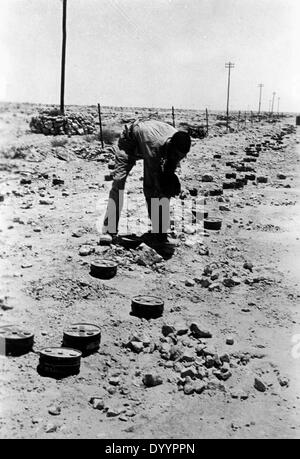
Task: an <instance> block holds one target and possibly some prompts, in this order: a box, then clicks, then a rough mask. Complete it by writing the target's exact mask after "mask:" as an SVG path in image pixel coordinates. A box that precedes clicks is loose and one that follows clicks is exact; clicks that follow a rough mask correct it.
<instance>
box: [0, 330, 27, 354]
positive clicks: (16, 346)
mask: <svg viewBox="0 0 300 459" xmlns="http://www.w3.org/2000/svg"><path fill="white" fill-rule="evenodd" d="M33 343H34V335H33V333H31V332H29V331H28V330H24V329H23V327H21V326H19V325H3V326H1V327H0V354H2V355H21V354H26V353H27V352H29V351H31V350H32V346H33Z"/></svg>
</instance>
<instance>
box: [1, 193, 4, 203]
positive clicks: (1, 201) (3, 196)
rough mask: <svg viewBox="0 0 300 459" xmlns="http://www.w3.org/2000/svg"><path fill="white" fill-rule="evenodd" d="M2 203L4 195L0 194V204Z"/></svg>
mask: <svg viewBox="0 0 300 459" xmlns="http://www.w3.org/2000/svg"><path fill="white" fill-rule="evenodd" d="M3 201H4V194H0V202H3Z"/></svg>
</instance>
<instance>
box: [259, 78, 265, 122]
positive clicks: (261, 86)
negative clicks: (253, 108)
mask: <svg viewBox="0 0 300 459" xmlns="http://www.w3.org/2000/svg"><path fill="white" fill-rule="evenodd" d="M258 87H259V103H258V116H259V115H260V109H261V94H262V88H263V87H264V85H263V84H262V83H260V84H259V85H258Z"/></svg>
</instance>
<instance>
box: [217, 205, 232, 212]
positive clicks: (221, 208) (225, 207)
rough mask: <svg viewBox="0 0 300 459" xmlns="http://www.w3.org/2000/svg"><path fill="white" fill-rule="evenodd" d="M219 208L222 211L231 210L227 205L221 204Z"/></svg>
mask: <svg viewBox="0 0 300 459" xmlns="http://www.w3.org/2000/svg"><path fill="white" fill-rule="evenodd" d="M219 210H221V211H222V212H229V211H230V209H229V207H227V206H219Z"/></svg>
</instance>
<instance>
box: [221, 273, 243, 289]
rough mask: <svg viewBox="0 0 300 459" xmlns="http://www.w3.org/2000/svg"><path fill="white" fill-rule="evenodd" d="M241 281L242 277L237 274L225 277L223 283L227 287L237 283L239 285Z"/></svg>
mask: <svg viewBox="0 0 300 459" xmlns="http://www.w3.org/2000/svg"><path fill="white" fill-rule="evenodd" d="M240 283H241V279H240V278H239V277H236V276H233V277H225V278H224V279H223V285H225V287H234V286H236V285H239V284H240Z"/></svg>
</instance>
